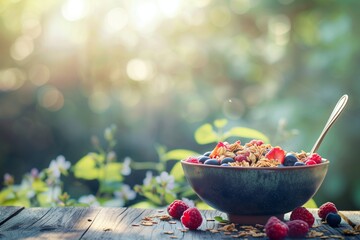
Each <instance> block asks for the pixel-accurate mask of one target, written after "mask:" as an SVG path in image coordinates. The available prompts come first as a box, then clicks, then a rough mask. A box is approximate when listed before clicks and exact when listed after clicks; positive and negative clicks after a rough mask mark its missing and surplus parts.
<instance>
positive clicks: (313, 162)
mask: <svg viewBox="0 0 360 240" xmlns="http://www.w3.org/2000/svg"><path fill="white" fill-rule="evenodd" d="M315 164H316V162H315V161H314V160H306V162H305V165H315Z"/></svg>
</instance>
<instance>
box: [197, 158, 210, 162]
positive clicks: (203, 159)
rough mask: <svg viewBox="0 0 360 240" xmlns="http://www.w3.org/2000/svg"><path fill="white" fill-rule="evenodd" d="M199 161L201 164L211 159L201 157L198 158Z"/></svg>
mask: <svg viewBox="0 0 360 240" xmlns="http://www.w3.org/2000/svg"><path fill="white" fill-rule="evenodd" d="M198 159H199V162H201V163H204V162H205V161H206V160H208V159H210V158H209V157H207V156H200V157H198Z"/></svg>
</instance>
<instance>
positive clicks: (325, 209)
mask: <svg viewBox="0 0 360 240" xmlns="http://www.w3.org/2000/svg"><path fill="white" fill-rule="evenodd" d="M337 211H338V210H337V208H336V206H335V204H333V203H332V202H327V203H324V204H323V205H321V206H320V207H319V210H318V215H319V217H320V218H321V219H322V220H325V218H326V216H327V215H328V214H329V213H331V212H332V213H337Z"/></svg>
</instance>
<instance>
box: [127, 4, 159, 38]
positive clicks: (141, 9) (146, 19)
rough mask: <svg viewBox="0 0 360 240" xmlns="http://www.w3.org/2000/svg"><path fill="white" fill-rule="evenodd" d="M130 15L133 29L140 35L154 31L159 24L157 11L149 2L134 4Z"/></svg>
mask: <svg viewBox="0 0 360 240" xmlns="http://www.w3.org/2000/svg"><path fill="white" fill-rule="evenodd" d="M131 15H132V22H133V24H134V27H135V28H136V29H137V30H138V31H139V32H141V33H147V32H152V31H154V30H155V28H156V27H157V25H158V22H159V9H158V7H157V6H156V5H155V4H154V3H152V2H150V1H144V2H141V3H138V4H134V5H133V8H132V11H131Z"/></svg>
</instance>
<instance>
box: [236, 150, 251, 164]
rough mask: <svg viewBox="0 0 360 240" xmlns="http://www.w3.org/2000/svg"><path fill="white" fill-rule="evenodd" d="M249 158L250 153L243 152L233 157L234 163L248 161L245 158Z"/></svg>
mask: <svg viewBox="0 0 360 240" xmlns="http://www.w3.org/2000/svg"><path fill="white" fill-rule="evenodd" d="M248 156H250V152H245V153H242V154H239V155H236V156H235V157H234V160H235V161H236V162H242V161H248V160H247V157H248Z"/></svg>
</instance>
